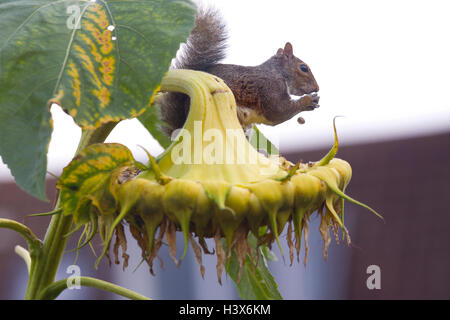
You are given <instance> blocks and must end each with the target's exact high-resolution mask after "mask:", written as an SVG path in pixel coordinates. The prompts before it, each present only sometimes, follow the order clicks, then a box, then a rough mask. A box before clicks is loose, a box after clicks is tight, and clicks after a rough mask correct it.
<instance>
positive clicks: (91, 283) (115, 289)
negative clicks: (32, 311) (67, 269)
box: [39, 277, 150, 300]
mask: <svg viewBox="0 0 450 320" xmlns="http://www.w3.org/2000/svg"><path fill="white" fill-rule="evenodd" d="M78 279H79V280H80V285H82V286H85V287H92V288H97V289H100V290H105V291H109V292H112V293H115V294H118V295H120V296H123V297H125V298H128V299H132V300H150V299H149V298H147V297H145V296H143V295H141V294H139V293H136V292H134V291H131V290H129V289H126V288H124V287H121V286H118V285H115V284H112V283H109V282H106V281H103V280H100V279H95V278H91V277H79V278H78ZM70 283H71V280H70V279H63V280H59V281H56V282H54V283H52V284H51V285H49V286H48V287H47V288H45V289H44V290H43V291H42V293H41V294H40V296H39V299H42V300H49V299H55V298H56V297H58V296H59V295H60V293H61V292H63V291H64V290H65V289H67V288H68V284H70Z"/></svg>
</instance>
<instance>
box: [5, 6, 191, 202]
mask: <svg viewBox="0 0 450 320" xmlns="http://www.w3.org/2000/svg"><path fill="white" fill-rule="evenodd" d="M195 11H196V10H195V6H194V5H193V4H192V3H191V2H190V1H188V0H128V1H127V0H59V1H58V0H57V1H49V0H34V1H28V0H0V30H1V32H0V155H1V157H2V160H3V162H5V163H6V164H8V166H9V168H10V169H11V172H12V174H13V175H14V177H15V179H16V182H17V184H18V185H19V186H20V187H22V188H23V189H25V190H26V191H28V192H29V193H31V194H32V195H34V196H36V197H38V198H41V199H45V198H46V196H45V185H44V180H45V172H46V164H47V163H46V153H47V148H48V144H49V141H50V136H51V132H52V123H51V115H50V113H49V107H50V105H51V104H52V103H56V104H58V105H60V106H61V107H62V108H63V109H64V110H65V111H66V112H67V113H68V114H70V115H71V116H72V117H73V118H74V120H75V122H76V123H77V124H78V125H79V126H81V127H83V128H84V129H93V128H96V127H98V126H100V125H101V124H102V123H106V122H109V121H118V120H121V119H127V118H133V117H136V116H138V115H140V114H141V113H143V112H144V111H145V109H146V108H147V107H148V106H149V105H150V103H151V100H152V97H153V95H154V93H155V91H157V89H158V86H159V83H160V81H161V78H162V76H163V75H164V73H165V72H166V71H167V69H168V67H169V64H170V61H171V59H172V58H173V56H174V55H175V53H176V51H177V49H178V48H179V44H180V42H182V41H184V40H185V39H186V37H187V36H188V34H189V31H190V30H191V28H192V26H193V21H194V15H195Z"/></svg>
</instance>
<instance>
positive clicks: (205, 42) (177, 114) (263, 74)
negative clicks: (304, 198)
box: [157, 8, 319, 136]
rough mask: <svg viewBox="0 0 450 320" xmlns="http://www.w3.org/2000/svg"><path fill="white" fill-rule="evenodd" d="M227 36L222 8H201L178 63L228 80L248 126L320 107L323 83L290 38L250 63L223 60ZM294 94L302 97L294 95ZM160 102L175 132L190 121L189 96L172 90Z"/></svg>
mask: <svg viewBox="0 0 450 320" xmlns="http://www.w3.org/2000/svg"><path fill="white" fill-rule="evenodd" d="M227 38H228V36H227V32H226V27H225V24H224V23H223V21H222V19H221V17H220V14H219V13H218V12H217V10H215V9H213V8H201V9H199V10H198V11H197V15H196V18H195V25H194V28H193V29H192V31H191V33H190V35H189V37H188V39H187V41H186V44H185V47H184V51H181V52H180V54H179V55H178V57H177V58H176V59H175V61H174V63H173V68H176V69H192V70H199V71H205V72H208V73H211V74H213V75H216V76H218V77H219V78H221V79H223V80H224V81H225V83H226V84H227V85H228V86H229V87H230V89H231V90H232V92H233V94H234V96H235V99H236V104H237V114H238V118H239V121H240V122H241V125H242V126H243V127H244V128H248V127H249V126H250V125H251V124H253V123H264V124H268V125H276V124H279V123H281V122H284V121H286V120H288V119H290V118H292V117H293V116H294V115H296V114H297V113H299V112H301V111H310V110H314V109H315V108H317V107H319V105H318V102H319V96H318V95H317V91H319V86H318V84H317V82H316V80H315V79H314V76H313V74H312V73H311V70H310V69H309V67H308V65H307V64H306V63H304V62H303V61H302V60H300V59H299V58H297V57H295V56H294V54H293V49H292V45H291V44H290V43H289V42H288V43H286V45H285V46H284V49H282V48H280V49H278V51H277V52H276V54H275V55H274V56H272V57H271V58H270V59H269V60H267V61H265V62H264V63H262V64H260V65H258V66H254V67H245V66H239V65H233V64H220V63H219V62H220V61H221V60H222V59H223V58H225V50H226V41H227ZM291 94H292V95H296V96H302V97H301V98H298V99H292V98H291V96H290V95H291ZM157 105H158V107H159V110H160V113H161V119H162V120H163V122H164V125H163V127H162V129H163V131H165V132H166V133H167V134H168V135H169V136H170V135H171V133H172V132H173V131H174V130H176V129H178V128H181V127H182V126H183V124H184V122H185V121H186V118H187V115H188V113H189V97H188V96H187V95H185V94H182V93H175V92H168V93H164V94H163V95H162V97H160V99H158V101H157ZM298 121H299V122H300V123H303V121H304V120H303V119H302V118H299V120H298Z"/></svg>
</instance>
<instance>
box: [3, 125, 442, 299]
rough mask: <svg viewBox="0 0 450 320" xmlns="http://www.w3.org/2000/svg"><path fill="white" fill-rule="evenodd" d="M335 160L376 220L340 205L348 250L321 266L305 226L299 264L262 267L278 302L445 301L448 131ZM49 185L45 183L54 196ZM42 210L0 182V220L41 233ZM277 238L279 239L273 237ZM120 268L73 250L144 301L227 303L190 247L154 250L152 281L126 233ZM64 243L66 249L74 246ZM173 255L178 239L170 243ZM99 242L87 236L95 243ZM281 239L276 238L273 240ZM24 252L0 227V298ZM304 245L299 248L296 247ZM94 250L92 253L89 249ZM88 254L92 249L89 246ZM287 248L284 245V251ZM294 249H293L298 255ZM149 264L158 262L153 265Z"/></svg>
mask: <svg viewBox="0 0 450 320" xmlns="http://www.w3.org/2000/svg"><path fill="white" fill-rule="evenodd" d="M326 151H327V150H325V149H324V150H314V151H308V152H300V151H299V152H295V153H291V154H287V155H285V156H287V158H288V159H289V160H291V161H293V162H294V161H297V160H298V159H302V160H303V161H314V160H317V159H319V158H320V157H321V156H322V155H323V154H324V153H325V152H326ZM338 157H339V158H342V159H345V160H347V161H348V162H349V163H350V164H351V165H352V168H353V178H352V180H351V182H350V185H349V187H348V189H347V193H348V194H349V195H351V196H352V197H353V198H355V199H358V200H360V201H362V202H364V203H367V204H368V205H370V206H371V207H373V208H375V209H376V210H377V211H378V212H379V213H381V214H382V215H383V216H384V218H385V223H383V222H382V221H381V220H380V219H378V218H377V217H376V216H374V215H373V214H372V213H370V212H369V211H367V210H365V209H364V208H361V207H358V206H356V205H353V204H350V203H347V204H346V207H345V223H346V226H347V228H348V230H349V232H350V235H351V238H352V245H351V246H350V247H347V245H345V244H344V243H341V244H339V245H336V244H335V243H332V245H331V246H330V248H329V256H328V260H327V261H324V260H323V257H322V240H321V238H320V235H319V231H318V226H319V221H318V220H319V219H314V218H313V219H312V221H311V224H310V240H309V244H310V250H309V258H308V263H307V265H306V267H305V266H303V264H302V263H297V262H295V263H294V265H293V266H292V267H290V266H289V262H288V257H286V262H285V263H284V262H283V259H281V257H279V251H278V249H277V248H276V246H275V247H274V252H275V254H276V255H277V256H278V257H279V260H278V261H276V262H270V263H269V266H270V268H271V270H272V271H273V274H274V276H275V279H276V281H277V282H278V284H279V288H280V291H281V294H282V295H283V297H284V298H286V299H450V275H449V270H450V247H449V245H450V227H449V226H450V214H449V213H450V209H449V208H448V206H449V204H448V202H447V200H448V198H447V197H449V195H450V183H449V182H450V167H449V165H450V132H448V133H443V134H439V135H433V136H425V137H419V138H410V139H404V140H395V141H386V142H377V143H371V144H359V145H351V146H344V147H342V148H341V149H340V150H339V153H338ZM54 185H55V181H49V182H48V192H49V196H50V197H51V196H52V194H54V192H55V189H54ZM50 208H51V205H50V204H46V203H42V202H40V201H38V200H35V199H33V198H32V197H30V196H28V195H27V194H25V193H24V192H23V191H21V190H20V189H19V188H18V187H17V186H16V185H15V184H14V183H13V182H3V183H1V184H0V217H4V218H10V219H15V220H18V221H20V222H25V223H26V224H27V225H29V226H30V227H31V229H32V230H33V231H35V233H36V234H37V235H38V236H39V237H41V238H42V237H43V236H44V233H45V228H46V226H47V224H48V222H49V218H48V217H27V215H28V214H32V213H37V212H45V211H48V210H50ZM282 236H285V235H282ZM128 239H129V250H128V253H129V254H130V256H131V257H130V266H129V267H128V268H127V269H126V270H125V271H122V267H121V266H117V265H114V264H113V265H112V266H111V267H109V266H108V263H107V260H106V259H104V261H102V263H101V264H100V266H99V268H98V270H95V269H94V262H95V259H96V258H95V256H94V254H93V253H92V252H91V249H90V248H89V247H86V248H84V249H82V250H81V251H80V255H79V258H78V260H77V261H76V264H77V265H78V266H80V268H81V273H82V275H85V276H95V277H98V278H101V279H104V280H108V281H111V282H114V283H117V284H119V285H122V286H125V287H127V288H130V289H133V290H136V291H138V292H140V293H142V294H145V295H147V296H149V297H151V298H154V299H235V298H238V295H237V292H236V289H235V288H234V285H233V283H232V281H231V279H229V278H226V279H225V281H224V284H223V285H222V286H220V285H219V284H218V283H217V279H216V271H215V264H216V260H215V259H216V258H215V256H214V257H213V256H206V257H204V259H205V260H204V264H205V267H206V270H207V271H206V275H205V279H204V280H203V279H202V278H201V276H200V273H199V270H198V269H199V268H198V265H197V264H196V262H195V259H194V257H193V254H192V252H191V250H189V253H188V255H187V257H186V259H185V260H184V261H183V262H182V264H181V266H180V267H179V268H176V267H175V266H174V263H173V262H172V261H171V259H170V257H169V255H168V252H167V248H163V250H161V258H162V261H163V262H164V270H161V269H159V268H156V273H157V274H156V276H155V277H153V276H151V275H150V273H149V272H148V267H147V266H146V265H145V264H142V265H141V266H140V267H139V268H138V269H137V270H135V271H133V270H134V269H135V268H136V266H137V265H138V264H139V262H140V250H139V249H138V248H137V245H136V243H135V241H134V239H133V238H132V237H131V236H130V235H128ZM76 240H77V239H76V237H72V239H71V241H70V245H69V246H68V249H70V248H74V247H75V245H76ZM178 240H179V241H178V246H179V250H178V252H181V251H182V246H183V240H182V238H181V237H179V238H178ZM99 242H100V240H99V239H98V238H96V239H95V243H96V245H98V244H99ZM283 243H284V241H283ZM16 244H20V245H22V246H26V244H25V243H24V241H23V240H22V239H21V238H20V237H19V236H17V235H16V234H15V233H14V232H12V231H9V230H4V229H2V230H0V299H22V298H23V295H24V292H25V287H26V275H27V274H26V273H27V271H26V267H25V264H24V263H23V261H22V260H21V259H20V258H19V257H18V256H17V255H15V253H14V246H15V245H16ZM303 247H304V246H303ZM97 248H98V247H97ZM97 251H98V250H97ZM284 252H288V248H284ZM303 253H304V250H303V249H302V254H303ZM74 263H75V253H67V254H66V255H65V256H64V259H63V262H62V264H61V269H60V271H59V273H58V275H57V277H58V279H61V278H65V277H68V276H70V274H68V273H66V269H67V267H68V266H69V265H72V264H74ZM156 263H158V262H157V261H156ZM371 265H376V266H379V268H380V270H381V289H379V290H378V289H373V290H369V289H368V287H367V284H366V282H367V278H368V277H369V276H370V274H368V273H367V268H368V267H369V266H371ZM60 298H61V299H113V298H117V297H116V296H114V295H112V294H110V293H107V292H102V291H98V290H95V289H90V288H82V289H80V290H76V289H74V290H66V291H65V292H64V293H63V294H62V295H61V296H60Z"/></svg>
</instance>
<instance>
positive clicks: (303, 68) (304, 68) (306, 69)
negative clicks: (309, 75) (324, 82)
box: [300, 64, 309, 72]
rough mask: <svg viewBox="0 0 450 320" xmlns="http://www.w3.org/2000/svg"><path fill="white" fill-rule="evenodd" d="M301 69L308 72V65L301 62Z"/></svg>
mask: <svg viewBox="0 0 450 320" xmlns="http://www.w3.org/2000/svg"><path fill="white" fill-rule="evenodd" d="M300 70H302V71H303V72H308V71H309V70H308V67H307V66H306V64H301V65H300Z"/></svg>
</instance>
